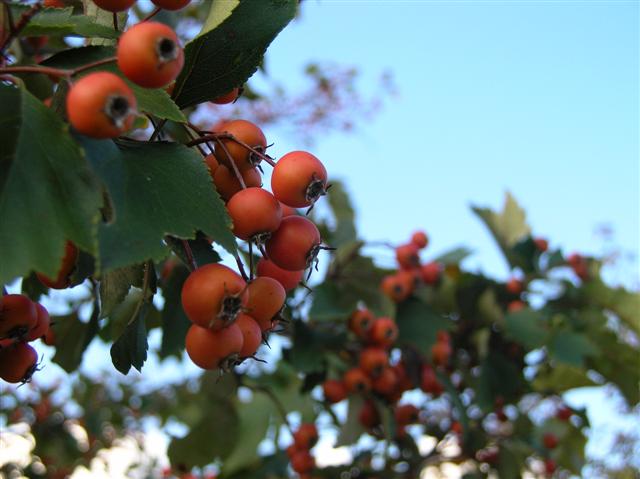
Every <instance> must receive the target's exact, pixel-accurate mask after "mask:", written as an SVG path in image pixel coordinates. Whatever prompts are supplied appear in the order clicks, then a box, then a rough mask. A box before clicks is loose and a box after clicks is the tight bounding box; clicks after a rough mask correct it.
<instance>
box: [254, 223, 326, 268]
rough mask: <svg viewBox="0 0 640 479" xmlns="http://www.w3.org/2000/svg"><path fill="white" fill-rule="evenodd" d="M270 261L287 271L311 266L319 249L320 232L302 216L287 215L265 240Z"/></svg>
mask: <svg viewBox="0 0 640 479" xmlns="http://www.w3.org/2000/svg"><path fill="white" fill-rule="evenodd" d="M266 249H267V255H268V257H269V259H270V260H271V261H273V262H274V263H275V264H276V265H278V266H279V267H281V268H282V269H286V270H287V271H300V270H304V269H307V268H309V267H311V266H312V265H313V263H314V261H316V257H317V255H318V252H319V251H320V232H319V231H318V228H317V227H316V225H315V224H313V222H312V221H310V220H308V219H307V218H305V217H304V216H287V217H286V218H283V219H282V221H281V223H280V227H279V228H278V229H277V230H276V231H274V232H273V233H272V234H271V237H270V238H269V239H268V240H267V242H266Z"/></svg>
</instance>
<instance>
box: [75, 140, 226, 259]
mask: <svg viewBox="0 0 640 479" xmlns="http://www.w3.org/2000/svg"><path fill="white" fill-rule="evenodd" d="M81 142H82V145H83V146H84V147H85V149H86V152H87V157H88V158H89V161H90V162H91V163H92V164H93V165H94V168H95V170H96V172H97V173H98V175H99V176H100V177H101V178H102V180H103V181H104V183H105V185H106V187H107V190H108V191H109V195H110V197H111V202H112V204H113V207H114V210H115V221H114V222H113V223H111V224H103V225H100V229H99V241H100V264H101V268H102V270H103V271H109V270H112V269H115V268H120V267H123V266H127V265H130V264H132V263H136V262H140V261H145V260H149V259H152V260H155V261H158V260H160V259H162V258H164V257H165V256H166V255H167V253H168V247H167V246H166V244H164V243H163V238H164V237H165V236H166V235H172V236H176V237H179V238H194V237H195V234H196V231H198V230H200V231H203V232H204V233H205V234H207V235H209V236H211V237H212V238H214V239H215V241H216V242H217V243H219V244H220V245H221V246H223V247H224V248H225V249H227V251H229V252H231V253H235V247H236V242H235V237H234V236H233V234H232V233H231V230H230V229H229V226H230V224H231V221H230V219H229V216H228V214H227V211H226V209H225V207H224V204H223V203H222V201H221V200H220V198H219V196H218V195H217V194H216V192H215V190H214V188H213V186H212V184H211V175H210V174H209V171H208V170H207V168H206V166H205V163H204V162H203V161H202V157H201V156H200V155H198V154H197V153H196V152H194V151H193V150H191V149H189V148H186V147H184V146H182V145H178V144H175V143H142V144H135V145H131V146H128V147H123V148H122V149H118V148H117V147H116V146H115V145H114V143H113V142H111V141H93V140H89V139H87V138H82V139H81Z"/></svg>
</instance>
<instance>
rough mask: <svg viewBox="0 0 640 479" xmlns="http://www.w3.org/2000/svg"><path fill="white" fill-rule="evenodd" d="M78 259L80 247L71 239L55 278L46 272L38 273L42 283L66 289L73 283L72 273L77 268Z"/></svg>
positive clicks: (65, 247)
mask: <svg viewBox="0 0 640 479" xmlns="http://www.w3.org/2000/svg"><path fill="white" fill-rule="evenodd" d="M77 261H78V248H76V245H74V244H73V243H72V242H71V241H67V242H66V243H65V245H64V256H63V257H62V261H61V263H60V268H59V269H58V273H57V274H56V277H55V278H50V277H48V276H47V275H45V274H42V273H36V276H37V277H38V279H39V280H40V282H41V283H42V284H44V285H45V286H47V287H49V288H53V289H65V288H68V287H69V286H70V285H71V275H72V274H73V272H74V270H75V268H76V262H77Z"/></svg>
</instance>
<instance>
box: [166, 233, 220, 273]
mask: <svg viewBox="0 0 640 479" xmlns="http://www.w3.org/2000/svg"><path fill="white" fill-rule="evenodd" d="M165 241H166V243H167V244H168V245H169V247H170V248H171V250H172V251H173V252H174V253H175V254H176V255H177V256H178V257H179V258H180V259H181V260H182V262H183V263H184V264H185V265H187V266H188V267H191V264H190V261H189V257H188V255H187V252H186V251H185V246H184V243H183V240H181V239H178V238H173V237H171V236H167V237H165ZM187 244H188V245H189V248H191V254H192V255H193V259H194V260H195V262H196V264H197V265H198V267H200V266H203V265H205V264H209V263H219V262H220V260H221V258H220V255H219V254H218V253H217V252H216V250H214V249H213V246H212V244H211V241H209V240H208V239H207V238H206V237H205V236H204V235H203V234H202V233H201V232H200V231H198V233H197V235H196V239H194V240H187Z"/></svg>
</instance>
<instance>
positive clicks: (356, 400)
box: [336, 396, 366, 447]
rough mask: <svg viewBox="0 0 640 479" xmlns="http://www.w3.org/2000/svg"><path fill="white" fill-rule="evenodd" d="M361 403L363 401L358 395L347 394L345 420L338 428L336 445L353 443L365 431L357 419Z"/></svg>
mask: <svg viewBox="0 0 640 479" xmlns="http://www.w3.org/2000/svg"><path fill="white" fill-rule="evenodd" d="M363 404H364V402H363V400H362V398H361V397H360V396H349V408H348V411H347V420H346V422H345V423H344V424H343V425H342V428H341V429H340V434H339V436H338V441H337V443H336V447H340V446H347V445H351V444H354V443H355V442H356V441H357V440H358V439H359V438H360V436H361V435H362V434H363V433H364V432H366V431H365V429H364V428H363V427H362V424H360V420H359V419H358V415H359V414H360V411H361V410H362V406H363Z"/></svg>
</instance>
